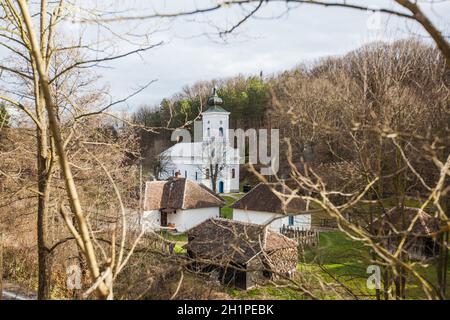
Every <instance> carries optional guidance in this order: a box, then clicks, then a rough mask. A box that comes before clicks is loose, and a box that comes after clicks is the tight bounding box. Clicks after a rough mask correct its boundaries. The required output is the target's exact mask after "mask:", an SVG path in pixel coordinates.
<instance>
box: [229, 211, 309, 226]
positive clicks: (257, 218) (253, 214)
mask: <svg viewBox="0 0 450 320" xmlns="http://www.w3.org/2000/svg"><path fill="white" fill-rule="evenodd" d="M273 218H278V219H276V220H273V221H272V222H271V223H270V225H269V227H270V228H271V229H272V230H275V231H279V230H280V228H281V227H282V226H283V224H284V225H286V226H287V225H289V216H286V215H283V214H280V213H274V212H266V211H253V210H242V209H233V220H237V221H242V222H249V223H255V224H266V223H268V222H269V221H270V220H272V219H273ZM294 226H295V227H299V228H303V229H304V230H309V229H311V215H310V214H302V215H297V216H294Z"/></svg>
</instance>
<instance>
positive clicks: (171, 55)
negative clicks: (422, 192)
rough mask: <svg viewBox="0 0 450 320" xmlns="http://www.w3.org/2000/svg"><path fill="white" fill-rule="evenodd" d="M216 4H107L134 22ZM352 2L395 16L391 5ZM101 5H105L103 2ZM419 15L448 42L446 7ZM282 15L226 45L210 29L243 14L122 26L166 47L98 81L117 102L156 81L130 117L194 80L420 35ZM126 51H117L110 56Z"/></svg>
mask: <svg viewBox="0 0 450 320" xmlns="http://www.w3.org/2000/svg"><path fill="white" fill-rule="evenodd" d="M77 1H84V0H77ZM217 2H218V1H217V0H197V1H194V0H156V1H155V0H153V1H148V0H147V1H139V0H127V1H124V0H121V1H112V6H113V7H114V9H125V8H126V9H129V8H130V7H133V6H136V7H139V8H140V9H139V11H138V14H140V13H141V12H142V13H143V12H152V11H155V10H156V11H158V12H175V11H180V10H188V9H191V8H193V6H197V7H206V6H208V5H209V4H214V3H217ZM347 2H350V1H347ZM353 2H354V3H361V4H368V5H372V6H378V7H385V8H393V7H394V8H398V7H396V6H395V5H394V4H393V1H381V0H372V1H353ZM89 3H90V4H95V5H98V3H99V2H98V1H94V0H89ZM100 3H102V4H103V3H105V2H104V1H103V0H101V1H100ZM150 5H151V7H149V6H150ZM423 7H424V9H426V10H427V13H428V14H429V15H430V17H431V18H432V20H433V21H434V22H435V23H436V24H437V25H438V26H439V27H440V28H441V30H444V31H445V32H447V34H448V33H449V32H448V31H449V29H450V28H449V24H450V4H449V3H448V2H443V3H440V2H439V3H437V4H435V5H434V6H433V7H432V8H431V7H430V6H429V5H423ZM250 8H251V7H246V8H244V9H247V10H249V9H250ZM286 11H287V10H286V6H285V4H283V3H276V4H268V5H264V6H263V8H262V10H261V11H260V12H259V13H258V14H257V15H256V16H255V17H254V18H251V19H249V20H248V21H246V22H245V23H244V24H243V25H242V26H240V27H239V28H238V29H237V30H236V31H235V33H233V36H230V37H227V39H226V41H225V40H223V39H221V38H220V37H218V36H217V34H216V33H217V29H216V26H222V27H224V26H227V25H228V26H230V25H231V24H232V23H233V22H235V21H236V20H237V19H238V18H239V17H241V16H242V14H243V9H241V8H234V9H233V8H231V9H221V10H220V11H218V12H214V13H212V14H207V15H197V16H190V17H188V18H178V19H174V20H164V21H156V20H151V21H149V20H142V21H137V22H136V21H133V22H122V23H121V24H118V25H116V26H115V28H117V30H119V31H120V30H125V29H126V28H128V27H129V26H131V25H134V26H136V27H137V28H136V30H135V31H136V33H138V32H139V33H145V32H149V30H158V32H156V33H154V34H150V36H149V39H150V42H153V43H156V42H158V41H163V42H164V45H162V46H161V47H158V48H156V49H153V50H151V51H148V52H146V53H144V54H141V55H139V56H138V55H133V56H129V57H127V58H124V59H121V60H120V61H115V62H111V63H109V64H108V65H107V66H108V67H109V68H108V69H102V70H100V71H99V72H100V73H101V74H102V75H103V79H102V80H101V81H102V82H104V83H107V84H108V85H109V86H110V89H111V94H112V96H113V97H115V98H120V97H123V96H126V95H127V94H129V93H130V92H131V91H132V90H133V89H136V88H137V87H138V86H139V85H142V84H144V83H146V82H148V81H150V80H152V79H157V82H155V83H154V84H152V85H151V86H150V87H149V88H148V89H146V90H145V91H143V92H142V93H141V94H139V95H138V96H136V97H134V98H133V99H131V100H130V101H129V103H128V105H122V108H123V109H125V110H126V109H128V110H129V108H135V107H136V106H139V105H143V104H147V105H157V104H158V103H159V102H160V101H161V99H163V98H164V97H170V96H172V95H173V94H174V93H176V92H178V91H180V90H181V89H182V87H183V86H185V85H190V84H193V83H195V82H197V81H200V80H209V79H213V78H226V77H231V76H234V75H237V74H244V75H255V74H259V72H260V71H263V73H264V75H269V74H273V73H278V72H281V71H284V70H287V69H290V68H293V67H295V66H296V65H298V64H300V63H310V62H313V61H314V60H316V59H318V58H321V57H324V56H328V55H340V54H343V53H346V52H348V51H350V50H352V49H354V48H357V47H358V46H361V45H362V44H364V43H367V42H370V41H373V40H380V39H381V40H387V41H392V40H393V39H398V38H404V37H406V36H408V35H411V34H422V35H423V34H424V33H423V31H422V29H421V27H420V26H418V25H417V24H415V23H414V22H412V21H406V20H405V19H400V18H395V17H392V16H387V15H381V20H379V19H378V16H374V15H373V14H372V13H368V12H363V11H358V10H350V9H342V8H324V7H319V6H311V5H301V6H296V7H294V6H293V7H292V8H291V10H288V12H287V13H286ZM283 13H284V14H283ZM133 14H134V13H133ZM280 15H281V16H280ZM275 17H276V18H275ZM68 30H69V31H68V32H72V31H73V30H72V31H70V28H69V29H68ZM89 32H90V36H91V37H95V36H98V35H96V34H95V30H92V29H91V30H90V31H89ZM202 34H207V35H202ZM130 48H131V47H128V46H127V44H122V45H121V46H120V47H119V48H118V49H116V50H118V51H126V50H128V49H130Z"/></svg>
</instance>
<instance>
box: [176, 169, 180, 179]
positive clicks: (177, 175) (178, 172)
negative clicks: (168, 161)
mask: <svg viewBox="0 0 450 320" xmlns="http://www.w3.org/2000/svg"><path fill="white" fill-rule="evenodd" d="M180 176H181V172H180V170H178V171H177V172H175V179H177V178H179V177H180Z"/></svg>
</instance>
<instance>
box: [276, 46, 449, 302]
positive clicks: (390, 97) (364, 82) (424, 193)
mask: <svg viewBox="0 0 450 320" xmlns="http://www.w3.org/2000/svg"><path fill="white" fill-rule="evenodd" d="M449 94H450V91H449V77H448V72H447V70H446V65H445V60H444V58H443V56H442V55H441V54H440V52H439V51H438V50H437V49H435V48H433V47H431V46H428V45H427V44H424V43H422V42H420V41H417V40H414V39H410V40H406V41H398V42H395V43H393V44H384V43H373V44H370V45H367V46H365V47H362V48H360V49H358V50H355V51H354V52H351V53H349V54H347V55H345V56H343V57H341V58H329V59H325V60H323V61H322V62H320V63H318V64H317V65H316V66H314V67H313V68H311V69H310V70H301V69H300V70H296V71H295V72H292V73H290V74H286V75H284V76H282V77H281V81H280V83H277V84H275V85H274V97H275V99H274V101H275V102H274V104H273V106H272V107H273V108H272V110H271V111H270V112H271V118H272V119H274V121H277V122H278V125H280V126H281V125H284V126H285V127H287V129H286V130H284V138H285V141H286V144H285V149H284V152H285V153H287V161H288V162H289V171H290V176H291V179H292V181H291V182H292V183H293V184H294V185H296V186H297V188H299V190H302V192H303V194H304V195H305V196H304V198H305V199H308V200H310V201H312V202H314V203H316V204H317V205H319V206H320V207H322V208H323V209H324V210H325V211H327V212H328V213H329V214H330V215H331V216H332V217H334V219H336V220H337V221H338V224H339V227H340V228H341V229H342V230H344V231H345V232H347V233H348V234H349V235H351V236H352V237H355V238H358V239H360V240H361V241H363V242H365V243H366V244H367V245H369V246H370V247H371V248H372V250H373V252H374V255H373V260H374V261H375V262H376V263H379V264H382V265H384V267H385V269H384V272H385V274H386V275H388V276H387V277H386V278H385V288H384V293H385V294H384V296H385V297H389V294H388V292H389V290H390V288H391V281H393V282H394V283H395V297H397V298H405V297H406V291H405V288H406V283H405V281H406V280H405V279H406V274H413V275H414V276H415V277H418V278H419V279H420V281H421V282H422V286H423V290H424V291H425V292H426V293H427V294H428V296H429V297H440V298H444V297H445V294H443V293H444V291H445V287H446V283H445V281H443V279H445V276H440V278H439V280H438V284H437V287H436V288H431V287H430V286H429V283H428V280H426V279H423V278H421V277H422V276H421V275H420V273H418V272H417V271H416V269H415V267H413V263H412V262H411V261H409V260H408V259H407V257H406V253H405V252H406V251H405V248H404V247H403V246H404V245H405V239H406V237H409V236H410V235H408V233H406V234H401V235H400V236H401V237H402V239H404V240H403V241H402V242H401V243H400V244H399V245H398V247H397V248H396V251H395V252H389V251H388V250H387V248H386V247H384V246H383V245H380V243H379V242H378V241H379V240H380V239H381V238H382V237H381V236H380V235H377V234H374V233H373V232H374V231H373V230H371V226H372V225H373V223H374V221H376V220H377V219H381V218H382V216H383V214H385V213H386V212H387V210H388V209H389V206H388V205H387V199H390V201H391V202H393V204H394V206H395V207H397V208H401V209H400V210H401V212H402V213H401V214H402V215H405V219H406V214H407V213H405V212H403V208H406V207H407V206H408V203H411V201H415V202H417V205H418V206H419V207H420V208H421V209H422V210H425V211H431V214H432V215H433V216H434V217H435V218H436V219H439V221H440V223H441V225H442V229H441V232H439V233H438V234H436V235H434V236H433V237H434V239H435V241H436V242H440V248H441V249H442V250H443V251H442V252H441V254H440V255H439V257H438V261H447V258H446V257H447V255H448V253H447V250H448V243H446V242H443V241H442V237H445V236H446V234H447V233H448V223H449V222H448V216H447V213H446V212H447V210H448V209H447V206H448V203H447V199H448V196H447V195H446V193H447V192H448V191H447V190H448V175H449V171H448V165H449V163H450V157H449V146H450V141H449V140H448V137H449V135H448V132H449V123H450V118H449V114H450V113H449V109H448V107H449V105H448V98H449ZM289 120H290V121H289ZM287 124H288V125H287ZM304 144H309V145H312V149H313V154H314V157H313V159H314V161H309V163H308V162H305V159H304V157H303V155H304V154H303V153H302V152H303V151H304V150H303V148H304ZM296 150H297V152H296ZM319 163H329V166H330V168H334V171H339V169H340V168H342V167H341V166H338V165H337V164H336V163H345V164H347V166H346V167H350V168H351V170H350V171H342V172H341V177H340V180H339V181H337V183H336V182H334V183H333V181H330V179H329V178H330V176H328V175H327V174H324V172H323V171H322V170H321V165H319ZM355 176H359V178H356V177H355ZM355 182H358V183H355ZM311 195H313V196H311ZM338 199H339V200H338ZM411 199H414V200H411ZM367 205H368V207H366V208H367V210H366V209H364V210H363V209H362V208H363V207H364V206H367ZM375 208H378V209H375ZM349 213H352V214H350V215H349ZM355 215H356V216H355ZM361 219H362V220H361ZM408 226H409V225H408ZM405 227H407V226H405ZM394 233H395V232H394ZM397 234H398V232H397ZM377 237H378V238H377ZM438 269H439V271H438V274H445V273H446V272H447V271H446V270H447V267H446V266H445V265H444V264H443V263H441V262H439V263H438ZM378 297H379V298H380V292H378Z"/></svg>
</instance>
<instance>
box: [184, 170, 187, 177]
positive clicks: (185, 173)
mask: <svg viewBox="0 0 450 320" xmlns="http://www.w3.org/2000/svg"><path fill="white" fill-rule="evenodd" d="M184 177H185V178H187V171H186V170H184Z"/></svg>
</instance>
